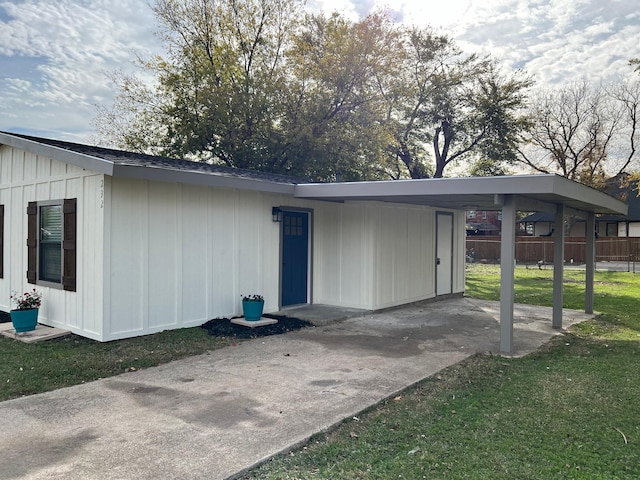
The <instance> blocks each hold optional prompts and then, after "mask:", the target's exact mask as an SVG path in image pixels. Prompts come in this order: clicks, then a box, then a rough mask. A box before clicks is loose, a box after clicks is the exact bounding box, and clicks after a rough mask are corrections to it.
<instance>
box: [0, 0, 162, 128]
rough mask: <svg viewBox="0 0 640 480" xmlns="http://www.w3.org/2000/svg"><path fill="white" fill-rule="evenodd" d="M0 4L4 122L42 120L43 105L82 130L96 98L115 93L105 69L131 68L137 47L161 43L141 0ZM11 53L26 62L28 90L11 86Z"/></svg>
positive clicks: (148, 49) (0, 81)
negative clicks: (5, 118) (0, 14)
mask: <svg viewBox="0 0 640 480" xmlns="http://www.w3.org/2000/svg"><path fill="white" fill-rule="evenodd" d="M0 10H4V12H6V15H2V16H1V17H0V18H4V19H6V20H5V21H4V23H0V117H2V116H3V115H7V116H8V114H9V113H12V115H11V117H12V123H11V124H10V125H2V127H3V128H10V127H22V126H24V125H29V126H32V125H35V126H36V128H41V127H44V125H43V122H44V120H43V117H46V116H47V115H46V112H45V109H47V108H48V109H50V110H51V111H57V112H58V113H57V115H56V117H57V119H58V122H59V123H60V124H64V125H66V127H64V128H67V129H68V130H69V131H70V132H84V133H85V134H86V132H88V130H89V128H88V122H89V120H90V119H91V118H92V117H93V115H94V112H93V105H94V104H95V103H97V102H99V101H101V100H102V99H105V98H107V99H108V98H111V97H112V95H113V92H112V89H111V86H110V84H109V82H108V80H107V78H106V75H105V72H106V71H112V70H115V69H129V68H130V67H131V62H132V60H134V59H135V53H134V52H140V53H141V54H142V55H148V54H149V53H150V52H153V51H157V50H158V41H157V39H156V38H155V37H154V36H153V34H152V32H153V29H154V28H155V24H154V18H153V15H152V13H151V11H150V9H149V7H148V6H147V5H146V2H141V1H127V0H114V1H109V0H88V1H74V0H57V1H56V0H26V1H22V2H20V1H19V2H15V1H13V2H7V1H0ZM14 59H16V60H17V59H22V63H23V66H24V64H29V65H30V68H28V69H26V68H25V71H24V72H23V73H24V74H25V75H28V78H25V79H24V80H25V81H28V82H29V83H30V84H31V85H32V87H33V88H31V89H30V90H29V89H28V90H22V91H17V90H16V88H15V81H12V78H11V77H13V76H12V74H11V73H12V72H11V66H12V65H14ZM16 63H17V62H16ZM4 65H7V68H4ZM3 72H7V73H6V77H5V78H2V77H3ZM13 80H15V79H13ZM16 112H19V113H17V114H16ZM72 112H73V113H72ZM76 112H81V115H78V113H76ZM20 119H21V120H22V123H23V125H19V124H17V122H18V120H20Z"/></svg>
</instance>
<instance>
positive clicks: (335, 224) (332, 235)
mask: <svg viewBox="0 0 640 480" xmlns="http://www.w3.org/2000/svg"><path fill="white" fill-rule="evenodd" d="M339 208H340V207H339V206H338V205H337V204H334V203H319V204H318V205H317V206H316V207H315V208H314V226H313V228H314V241H313V244H314V257H313V301H314V303H325V304H332V303H333V304H336V305H337V303H336V302H337V301H338V292H339V290H340V286H339V284H338V281H337V280H338V278H339V275H340V255H339V251H340V224H341V222H340V218H339V215H340V211H339Z"/></svg>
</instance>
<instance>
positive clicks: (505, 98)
mask: <svg viewBox="0 0 640 480" xmlns="http://www.w3.org/2000/svg"><path fill="white" fill-rule="evenodd" d="M402 61H403V63H402V64H401V65H402V67H401V69H400V71H399V72H398V74H397V75H395V76H394V77H393V79H392V81H391V82H390V83H389V84H385V83H382V85H383V98H384V99H385V101H386V108H387V122H388V125H389V127H390V131H391V136H392V138H393V142H392V143H391V144H390V145H389V152H390V153H391V155H392V156H393V157H395V159H396V160H397V161H399V162H400V163H401V164H402V165H403V166H404V167H405V168H406V170H407V171H408V172H409V174H410V176H411V177H412V178H424V177H428V176H433V177H437V178H438V177H442V176H443V174H444V170H445V168H447V167H448V166H449V165H450V164H452V163H455V162H457V161H459V160H466V161H467V162H468V163H473V162H476V161H478V160H480V159H482V160H483V161H484V165H485V168H493V169H494V170H495V169H497V168H499V167H500V165H502V164H503V163H505V162H506V163H512V162H513V161H514V159H515V152H516V146H517V140H518V137H519V133H520V132H521V131H522V129H523V128H525V127H526V125H527V123H526V117H524V116H523V115H522V113H521V112H522V110H523V108H524V106H525V104H526V90H527V88H528V87H529V86H530V85H531V83H532V82H531V80H530V79H529V78H527V77H526V76H525V75H523V74H522V73H521V72H516V73H515V74H513V75H510V76H503V75H502V74H501V73H500V71H499V69H498V68H497V66H496V64H495V62H494V61H493V60H491V59H490V58H488V57H484V58H481V57H478V56H476V55H464V54H463V52H462V51H461V50H460V49H459V48H458V47H457V46H456V45H455V43H454V42H453V40H452V39H450V38H449V37H447V36H443V35H439V34H435V33H434V32H432V31H431V30H430V29H415V28H414V29H411V30H410V31H408V32H406V34H405V54H404V57H403V58H402ZM384 87H386V88H384Z"/></svg>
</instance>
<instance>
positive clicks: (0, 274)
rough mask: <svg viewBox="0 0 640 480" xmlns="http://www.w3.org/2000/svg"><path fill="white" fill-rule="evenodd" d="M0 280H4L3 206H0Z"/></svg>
mask: <svg viewBox="0 0 640 480" xmlns="http://www.w3.org/2000/svg"><path fill="white" fill-rule="evenodd" d="M0 278H4V205H0Z"/></svg>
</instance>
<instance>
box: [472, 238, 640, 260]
mask: <svg viewBox="0 0 640 480" xmlns="http://www.w3.org/2000/svg"><path fill="white" fill-rule="evenodd" d="M585 245H586V242H585V238H584V237H565V245H564V260H565V262H568V263H584V262H585ZM467 260H469V261H475V262H483V261H484V262H490V263H493V262H499V261H500V237H484V236H483V237H467ZM516 261H517V262H518V263H524V264H536V263H538V262H544V263H551V262H553V237H516ZM638 261H640V237H605V238H596V262H638Z"/></svg>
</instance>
